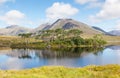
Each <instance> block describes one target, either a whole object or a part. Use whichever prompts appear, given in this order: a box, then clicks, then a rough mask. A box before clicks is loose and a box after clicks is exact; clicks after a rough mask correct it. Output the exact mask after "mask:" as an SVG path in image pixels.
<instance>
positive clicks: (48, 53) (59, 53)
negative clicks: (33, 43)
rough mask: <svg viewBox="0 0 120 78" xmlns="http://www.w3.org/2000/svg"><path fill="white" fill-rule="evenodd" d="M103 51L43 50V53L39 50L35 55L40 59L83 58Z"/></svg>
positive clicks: (99, 49)
mask: <svg viewBox="0 0 120 78" xmlns="http://www.w3.org/2000/svg"><path fill="white" fill-rule="evenodd" d="M102 50H103V48H56V49H47V50H41V52H40V51H39V50H38V52H35V54H36V56H38V57H39V58H41V57H42V58H64V57H66V58H67V57H68V58H73V57H82V56H84V55H87V54H88V53H94V54H95V55H97V54H98V52H102ZM41 54H42V55H41Z"/></svg>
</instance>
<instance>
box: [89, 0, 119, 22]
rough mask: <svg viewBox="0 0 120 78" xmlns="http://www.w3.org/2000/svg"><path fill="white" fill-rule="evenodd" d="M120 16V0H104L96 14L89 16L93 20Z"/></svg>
mask: <svg viewBox="0 0 120 78" xmlns="http://www.w3.org/2000/svg"><path fill="white" fill-rule="evenodd" d="M119 18H120V0H106V1H105V3H104V5H103V7H102V9H101V10H100V11H99V12H98V13H97V14H96V15H92V16H90V19H92V20H93V21H95V20H97V21H103V20H111V19H119Z"/></svg>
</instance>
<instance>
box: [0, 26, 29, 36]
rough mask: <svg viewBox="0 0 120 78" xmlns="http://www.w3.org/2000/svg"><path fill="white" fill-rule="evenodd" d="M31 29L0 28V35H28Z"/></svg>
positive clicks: (19, 27)
mask: <svg viewBox="0 0 120 78" xmlns="http://www.w3.org/2000/svg"><path fill="white" fill-rule="evenodd" d="M30 31H31V29H29V28H25V27H21V26H18V25H11V26H8V27H6V28H1V29H0V35H18V34H20V33H28V32H30Z"/></svg>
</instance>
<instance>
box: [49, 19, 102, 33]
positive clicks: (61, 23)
mask: <svg viewBox="0 0 120 78" xmlns="http://www.w3.org/2000/svg"><path fill="white" fill-rule="evenodd" d="M58 28H63V29H79V30H81V31H83V33H85V34H102V33H103V32H101V31H99V30H96V29H94V28H92V27H91V26H89V25H87V24H84V23H82V22H78V21H75V20H73V19H58V20H57V21H55V22H54V23H53V24H52V25H51V26H50V28H49V29H58Z"/></svg>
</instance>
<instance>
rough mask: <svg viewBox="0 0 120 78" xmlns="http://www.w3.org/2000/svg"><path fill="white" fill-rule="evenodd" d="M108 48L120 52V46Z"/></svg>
mask: <svg viewBox="0 0 120 78" xmlns="http://www.w3.org/2000/svg"><path fill="white" fill-rule="evenodd" d="M107 48H109V49H112V50H120V46H107Z"/></svg>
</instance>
